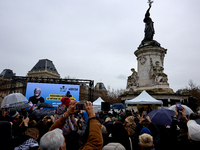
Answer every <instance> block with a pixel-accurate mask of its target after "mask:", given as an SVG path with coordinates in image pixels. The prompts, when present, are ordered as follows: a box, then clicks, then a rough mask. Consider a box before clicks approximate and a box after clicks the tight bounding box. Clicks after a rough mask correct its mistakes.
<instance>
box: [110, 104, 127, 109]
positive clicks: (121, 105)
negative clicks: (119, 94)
mask: <svg viewBox="0 0 200 150" xmlns="http://www.w3.org/2000/svg"><path fill="white" fill-rule="evenodd" d="M126 108H127V107H126V105H124V104H122V103H116V104H113V105H112V106H111V109H126Z"/></svg>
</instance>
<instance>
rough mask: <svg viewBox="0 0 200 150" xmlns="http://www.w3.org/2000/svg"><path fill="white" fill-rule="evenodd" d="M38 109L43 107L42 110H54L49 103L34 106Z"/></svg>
mask: <svg viewBox="0 0 200 150" xmlns="http://www.w3.org/2000/svg"><path fill="white" fill-rule="evenodd" d="M36 106H37V107H38V108H40V107H43V108H54V107H53V106H52V105H51V104H49V103H39V104H37V105H36Z"/></svg>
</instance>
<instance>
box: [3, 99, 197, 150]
mask: <svg viewBox="0 0 200 150" xmlns="http://www.w3.org/2000/svg"><path fill="white" fill-rule="evenodd" d="M78 103H79V102H77V101H71V100H70V99H63V100H62V103H61V104H59V105H58V107H57V108H56V110H55V115H51V116H45V117H35V116H32V115H31V114H30V113H29V114H27V111H25V110H22V111H16V110H12V111H11V110H9V109H1V113H0V143H1V144H0V149H1V150H82V149H83V150H113V149H114V150H154V149H155V150H165V149H166V150H168V149H176V150H177V149H195V148H196V147H200V125H199V124H198V123H197V122H196V121H195V120H196V119H198V118H200V116H199V115H198V114H197V113H192V114H190V115H189V116H187V115H186V113H185V109H184V108H183V107H182V110H181V111H178V110H177V109H175V113H174V116H172V123H171V125H170V126H165V125H156V124H154V123H153V122H152V121H151V119H150V117H149V116H145V117H143V114H140V113H134V112H133V111H129V110H124V111H123V110H121V111H118V112H115V111H114V110H113V111H112V113H108V112H103V111H99V112H95V110H94V108H93V106H92V103H91V102H86V103H85V104H84V108H85V111H84V112H81V111H80V110H76V105H77V104H78ZM180 116H181V117H180Z"/></svg>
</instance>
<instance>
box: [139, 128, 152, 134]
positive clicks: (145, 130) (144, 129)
mask: <svg viewBox="0 0 200 150" xmlns="http://www.w3.org/2000/svg"><path fill="white" fill-rule="evenodd" d="M143 133H147V134H149V135H152V134H151V131H150V130H149V129H148V128H147V127H143V128H142V130H141V131H140V134H143Z"/></svg>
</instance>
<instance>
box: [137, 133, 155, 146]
mask: <svg viewBox="0 0 200 150" xmlns="http://www.w3.org/2000/svg"><path fill="white" fill-rule="evenodd" d="M138 145H139V146H140V147H141V149H142V150H144V149H152V148H153V147H154V144H153V137H152V136H151V135H149V134H147V133H143V134H142V135H140V136H139V143H138Z"/></svg>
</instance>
